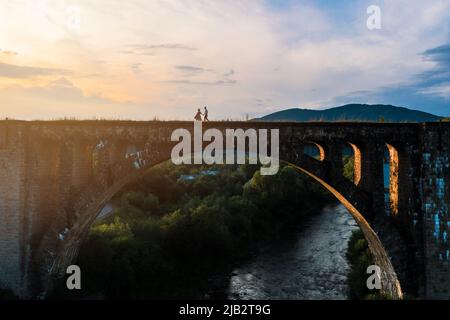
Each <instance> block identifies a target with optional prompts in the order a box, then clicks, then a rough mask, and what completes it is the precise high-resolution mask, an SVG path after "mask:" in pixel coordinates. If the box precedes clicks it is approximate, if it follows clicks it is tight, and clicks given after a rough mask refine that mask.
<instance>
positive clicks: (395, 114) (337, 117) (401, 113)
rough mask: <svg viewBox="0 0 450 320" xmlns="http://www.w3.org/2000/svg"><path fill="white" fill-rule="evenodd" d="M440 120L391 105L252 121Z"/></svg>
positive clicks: (274, 115)
mask: <svg viewBox="0 0 450 320" xmlns="http://www.w3.org/2000/svg"><path fill="white" fill-rule="evenodd" d="M441 119H443V118H442V117H439V116H436V115H433V114H431V113H427V112H422V111H417V110H411V109H407V108H403V107H395V106H391V105H381V104H377V105H368V104H347V105H345V106H340V107H335V108H330V109H324V110H310V109H298V108H296V109H287V110H283V111H278V112H275V113H272V114H269V115H267V116H264V117H261V118H258V119H253V120H255V121H299V122H304V121H373V122H378V121H386V122H430V121H431V122H432V121H439V120H441Z"/></svg>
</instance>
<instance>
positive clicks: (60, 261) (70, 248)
mask: <svg viewBox="0 0 450 320" xmlns="http://www.w3.org/2000/svg"><path fill="white" fill-rule="evenodd" d="M167 160H170V157H169V155H166V156H165V157H162V158H159V159H155V160H154V161H152V162H148V163H146V165H145V166H144V167H142V168H139V170H134V171H133V172H132V173H131V174H127V175H125V176H124V177H123V178H122V179H120V180H119V181H117V182H115V183H114V184H113V185H112V186H110V187H109V188H108V189H107V190H106V191H104V192H103V193H102V194H101V196H100V197H98V198H97V199H95V201H94V202H93V203H91V204H90V205H89V206H88V208H86V210H85V212H83V213H82V214H80V215H79V217H80V218H79V221H77V223H76V224H75V225H74V226H73V228H72V230H71V232H70V233H69V235H68V237H67V241H66V242H65V244H64V246H63V247H61V250H59V252H58V254H57V257H56V259H55V260H56V261H55V263H54V269H53V270H52V272H51V274H50V275H49V277H48V279H47V281H46V283H47V287H46V289H48V290H51V288H52V282H53V279H54V277H55V276H56V277H61V276H63V275H64V274H65V267H66V266H67V265H69V264H70V263H71V262H72V261H73V260H75V259H76V257H77V256H78V253H79V248H80V246H81V243H82V241H83V240H84V239H85V238H86V236H87V234H88V232H89V230H90V227H91V226H92V224H93V223H94V222H95V219H96V217H97V216H98V214H99V213H100V212H101V210H102V208H103V207H104V206H105V205H106V204H107V203H108V202H109V201H110V200H111V199H112V198H113V197H114V196H115V195H116V194H117V193H118V192H120V190H122V189H123V188H124V187H125V186H126V185H127V184H129V183H132V182H133V181H136V180H138V179H139V178H140V177H142V176H143V175H144V174H145V173H146V172H147V171H148V170H150V169H151V168H153V167H154V166H155V165H158V164H160V163H162V162H165V161H167ZM285 163H287V164H288V165H290V166H292V167H294V168H296V169H298V170H300V171H301V172H303V173H305V174H307V175H308V176H310V177H312V178H313V179H314V180H315V181H317V182H319V183H320V184H321V185H322V186H324V187H325V188H326V189H327V190H328V191H330V192H331V193H332V194H333V195H334V196H335V197H336V198H337V200H338V201H340V202H341V203H342V204H343V205H344V206H345V207H346V208H347V210H348V211H349V212H350V214H351V215H352V216H353V217H354V219H355V221H356V222H357V224H358V225H359V227H360V228H361V230H362V232H363V233H364V236H365V237H366V239H367V242H368V245H369V248H370V250H371V252H372V254H373V256H374V259H375V263H376V264H377V265H378V266H380V268H381V270H382V274H381V281H382V292H384V293H388V294H389V295H390V296H392V297H393V298H394V299H401V298H402V297H403V293H402V289H401V287H400V283H399V281H398V279H397V275H396V273H395V271H394V268H393V266H392V264H391V262H390V259H389V257H388V254H387V253H386V250H385V249H384V247H383V245H382V243H381V241H380V239H379V238H378V236H377V234H376V233H375V231H374V230H373V229H372V227H371V226H370V224H369V223H368V221H367V220H366V219H365V218H364V216H363V215H362V213H361V212H360V211H359V210H358V208H356V207H355V205H354V204H352V203H351V201H349V200H348V199H347V198H346V197H345V196H344V195H343V194H341V193H340V192H339V191H338V190H337V189H336V188H334V187H333V186H331V185H330V184H329V183H327V182H326V181H324V180H323V179H322V178H320V177H319V176H317V175H315V174H314V173H312V171H310V170H308V169H307V168H304V167H302V166H298V165H294V164H292V163H290V162H285ZM352 185H353V184H352ZM353 187H354V185H353Z"/></svg>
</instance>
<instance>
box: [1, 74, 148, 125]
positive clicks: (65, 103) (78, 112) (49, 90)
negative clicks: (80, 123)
mask: <svg viewBox="0 0 450 320" xmlns="http://www.w3.org/2000/svg"><path fill="white" fill-rule="evenodd" d="M11 101H14V104H11V103H10V102H11ZM0 106H1V114H2V116H7V117H10V118H18V119H48V118H63V117H77V118H93V117H111V118H119V117H125V118H136V117H142V116H143V115H144V114H145V112H143V110H142V108H141V107H140V106H139V105H137V104H136V103H133V102H118V101H113V100H111V99H108V98H105V97H103V96H102V95H101V94H96V95H86V94H85V93H84V92H83V90H81V89H80V88H79V87H77V86H76V85H75V84H74V83H73V82H71V81H70V80H68V79H67V78H64V77H61V78H57V79H55V80H53V81H50V82H48V83H47V84H46V85H44V86H33V87H23V86H17V85H15V86H9V87H7V88H3V89H0Z"/></svg>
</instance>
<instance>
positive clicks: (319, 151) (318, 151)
mask: <svg viewBox="0 0 450 320" xmlns="http://www.w3.org/2000/svg"><path fill="white" fill-rule="evenodd" d="M303 154H306V155H307V156H310V157H312V158H314V159H317V160H320V161H323V160H325V150H324V148H323V147H322V146H321V145H320V144H318V143H316V142H306V143H305V144H304V146H303Z"/></svg>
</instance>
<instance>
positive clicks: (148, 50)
mask: <svg viewBox="0 0 450 320" xmlns="http://www.w3.org/2000/svg"><path fill="white" fill-rule="evenodd" d="M125 48H126V49H125V50H120V51H119V52H120V53H123V54H135V55H141V56H154V55H155V54H156V53H155V52H156V51H158V50H187V51H195V50H197V48H194V47H191V46H187V45H184V44H180V43H165V44H129V45H126V46H125Z"/></svg>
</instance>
